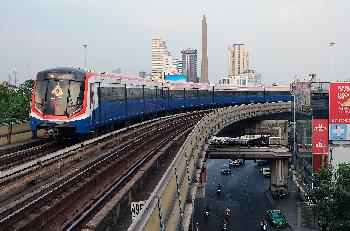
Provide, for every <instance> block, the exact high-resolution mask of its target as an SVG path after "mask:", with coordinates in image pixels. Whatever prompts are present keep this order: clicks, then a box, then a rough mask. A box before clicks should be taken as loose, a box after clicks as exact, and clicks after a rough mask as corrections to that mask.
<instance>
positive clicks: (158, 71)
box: [152, 37, 168, 77]
mask: <svg viewBox="0 0 350 231" xmlns="http://www.w3.org/2000/svg"><path fill="white" fill-rule="evenodd" d="M166 54H168V52H167V49H166V45H165V41H163V40H162V39H160V38H158V37H153V38H152V74H153V75H155V76H158V77H161V76H162V73H163V70H164V66H165V58H164V57H165V55H166Z"/></svg>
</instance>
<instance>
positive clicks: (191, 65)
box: [181, 48, 198, 83]
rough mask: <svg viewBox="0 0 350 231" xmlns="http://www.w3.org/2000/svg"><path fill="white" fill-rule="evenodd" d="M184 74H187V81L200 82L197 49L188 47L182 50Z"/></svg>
mask: <svg viewBox="0 0 350 231" xmlns="http://www.w3.org/2000/svg"><path fill="white" fill-rule="evenodd" d="M181 54H182V74H183V75H187V82H194V83H198V77H197V50H195V49H190V48H187V49H186V50H183V51H181Z"/></svg>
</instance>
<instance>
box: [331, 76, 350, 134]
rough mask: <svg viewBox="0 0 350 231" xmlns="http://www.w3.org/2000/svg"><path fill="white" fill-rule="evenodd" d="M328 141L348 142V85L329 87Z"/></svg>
mask: <svg viewBox="0 0 350 231" xmlns="http://www.w3.org/2000/svg"><path fill="white" fill-rule="evenodd" d="M329 139H330V140H350V83H349V82H340V83H338V82H334V83H330V86H329Z"/></svg>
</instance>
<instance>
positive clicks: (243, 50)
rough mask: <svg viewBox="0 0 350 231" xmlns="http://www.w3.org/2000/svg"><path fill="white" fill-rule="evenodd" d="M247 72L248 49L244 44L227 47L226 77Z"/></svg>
mask: <svg viewBox="0 0 350 231" xmlns="http://www.w3.org/2000/svg"><path fill="white" fill-rule="evenodd" d="M248 70H249V49H248V47H247V46H246V45H244V44H233V45H232V46H229V47H228V75H229V76H238V75H240V74H242V73H244V72H247V71H248Z"/></svg>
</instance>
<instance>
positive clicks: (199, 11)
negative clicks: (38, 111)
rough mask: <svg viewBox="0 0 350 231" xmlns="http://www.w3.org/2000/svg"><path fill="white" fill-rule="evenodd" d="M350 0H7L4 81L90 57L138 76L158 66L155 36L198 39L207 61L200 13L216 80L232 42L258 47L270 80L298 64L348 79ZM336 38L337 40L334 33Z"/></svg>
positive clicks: (0, 48) (0, 39)
mask: <svg viewBox="0 0 350 231" xmlns="http://www.w3.org/2000/svg"><path fill="white" fill-rule="evenodd" d="M349 9H350V1H348V0H333V1H331V0H245V1H238V0H216V1H210V0H191V1H190V0H177V1H167V0H124V1H122V0H117V1H115V0H51V1H45V0H1V1H0V81H1V82H2V81H3V80H8V75H9V74H10V75H11V77H12V81H13V79H14V74H13V69H14V65H16V66H17V71H18V74H17V76H18V80H19V82H23V81H24V80H26V79H33V78H34V77H35V75H36V73H37V72H39V71H41V70H44V69H48V68H52V67H58V66H76V67H83V66H84V47H83V46H82V45H83V44H88V46H87V50H86V51H87V67H88V68H89V69H92V70H96V71H101V72H102V71H106V72H111V71H112V70H113V69H117V68H121V69H122V73H123V74H127V75H134V76H137V75H138V72H139V71H141V70H144V71H146V72H150V71H151V39H152V37H153V36H158V37H161V38H162V39H163V40H165V41H166V45H167V47H168V50H169V51H170V52H171V53H172V55H173V56H174V57H176V58H181V50H183V49H186V48H194V49H197V50H198V52H199V55H198V72H199V73H200V61H201V20H202V16H203V15H204V14H205V15H206V16H207V23H208V60H209V81H211V82H218V81H219V79H221V78H222V77H225V76H227V74H228V46H229V45H232V44H234V43H244V44H246V45H247V46H248V47H249V49H250V69H253V70H255V71H256V72H258V73H261V74H262V82H263V83H265V84H271V83H277V84H283V85H286V84H289V83H290V82H292V81H293V79H294V76H295V75H296V74H297V75H298V76H299V79H301V80H303V79H306V80H308V79H309V76H308V74H309V73H312V72H313V73H316V74H317V79H320V80H321V81H330V80H341V81H343V80H347V79H350V69H349V60H350V59H349V55H350V43H349V42H350V25H349V22H350V14H349ZM330 42H334V43H335V45H334V46H330V45H329V43H330Z"/></svg>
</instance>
